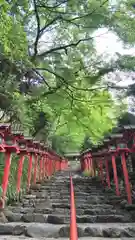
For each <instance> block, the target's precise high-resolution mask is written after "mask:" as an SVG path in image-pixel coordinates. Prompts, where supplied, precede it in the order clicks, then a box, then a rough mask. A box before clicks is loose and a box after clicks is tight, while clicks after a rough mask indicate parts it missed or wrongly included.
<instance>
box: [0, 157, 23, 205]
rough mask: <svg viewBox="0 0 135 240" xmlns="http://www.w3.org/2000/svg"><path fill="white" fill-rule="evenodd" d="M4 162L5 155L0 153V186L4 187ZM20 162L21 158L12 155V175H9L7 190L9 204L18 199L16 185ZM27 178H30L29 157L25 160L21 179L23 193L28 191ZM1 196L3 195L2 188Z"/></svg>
mask: <svg viewBox="0 0 135 240" xmlns="http://www.w3.org/2000/svg"><path fill="white" fill-rule="evenodd" d="M4 161H5V156H4V154H3V153H0V186H1V185H2V178H3V173H4ZM18 161H19V156H15V155H14V154H13V155H12V160H11V166H10V175H9V182H8V189H7V196H6V197H7V202H8V203H10V202H12V201H14V200H16V199H17V194H16V183H17V168H18ZM27 176H28V159H27V157H26V158H25V160H24V164H23V173H22V178H21V191H20V192H21V193H23V192H25V191H26V184H27ZM0 189H1V191H0V192H1V194H2V188H1V187H0Z"/></svg>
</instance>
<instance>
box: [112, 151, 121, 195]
mask: <svg viewBox="0 0 135 240" xmlns="http://www.w3.org/2000/svg"><path fill="white" fill-rule="evenodd" d="M112 167H113V176H114V183H115V188H116V195H117V196H120V191H119V182H118V175H117V168H116V161H115V155H112Z"/></svg>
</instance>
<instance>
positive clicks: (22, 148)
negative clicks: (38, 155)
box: [18, 139, 27, 152]
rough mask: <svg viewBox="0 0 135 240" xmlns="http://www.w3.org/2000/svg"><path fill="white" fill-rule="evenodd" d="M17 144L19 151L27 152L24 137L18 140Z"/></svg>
mask: <svg viewBox="0 0 135 240" xmlns="http://www.w3.org/2000/svg"><path fill="white" fill-rule="evenodd" d="M18 146H19V149H20V152H27V144H26V140H25V139H20V140H18Z"/></svg>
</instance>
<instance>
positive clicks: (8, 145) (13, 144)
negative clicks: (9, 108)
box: [0, 125, 19, 199]
mask: <svg viewBox="0 0 135 240" xmlns="http://www.w3.org/2000/svg"><path fill="white" fill-rule="evenodd" d="M0 132H1V136H3V137H4V139H3V140H4V141H3V147H4V151H5V167H4V174H3V179H2V190H3V199H5V196H6V193H7V187H8V179H9V175H10V165H11V154H12V153H19V148H18V145H17V141H16V138H15V136H13V135H12V134H11V128H10V125H0Z"/></svg>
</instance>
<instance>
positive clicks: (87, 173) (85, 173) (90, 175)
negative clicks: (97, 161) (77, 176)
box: [82, 169, 98, 177]
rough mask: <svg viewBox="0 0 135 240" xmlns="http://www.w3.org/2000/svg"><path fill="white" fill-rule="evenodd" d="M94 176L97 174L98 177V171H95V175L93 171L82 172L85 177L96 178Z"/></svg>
mask: <svg viewBox="0 0 135 240" xmlns="http://www.w3.org/2000/svg"><path fill="white" fill-rule="evenodd" d="M94 174H96V176H97V175H98V173H97V171H95V173H94V171H93V170H92V169H91V170H84V171H83V172H82V175H83V176H84V177H94Z"/></svg>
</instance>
